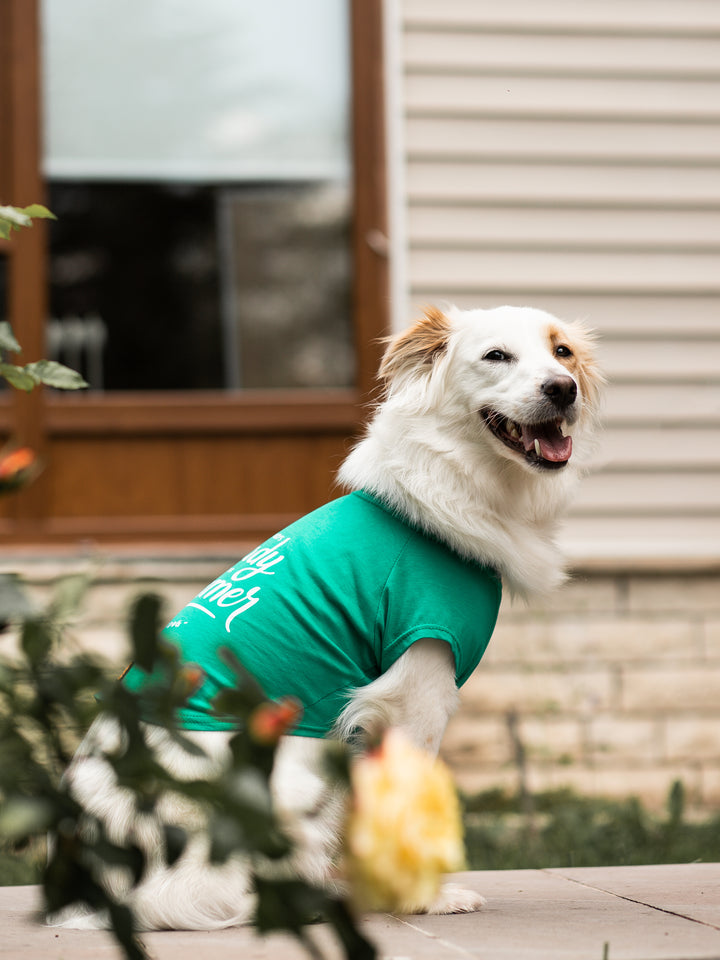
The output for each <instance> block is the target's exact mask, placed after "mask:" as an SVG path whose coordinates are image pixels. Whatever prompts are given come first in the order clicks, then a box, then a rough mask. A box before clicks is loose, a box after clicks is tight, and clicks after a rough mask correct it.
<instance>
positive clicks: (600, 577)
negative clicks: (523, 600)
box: [0, 551, 720, 805]
mask: <svg viewBox="0 0 720 960" xmlns="http://www.w3.org/2000/svg"><path fill="white" fill-rule="evenodd" d="M237 555H239V551H238V554H237ZM235 559H236V556H235V555H227V554H224V553H218V554H217V555H216V556H214V557H210V558H207V559H203V560H197V559H194V558H192V557H191V556H190V555H188V557H187V558H178V557H177V556H176V557H175V558H174V559H166V560H162V559H158V560H149V559H143V560H133V559H129V558H125V559H120V560H118V559H112V560H106V561H105V562H104V563H93V564H91V565H90V566H91V567H92V569H93V572H94V576H95V581H94V585H93V586H92V588H91V589H90V591H89V594H88V595H87V599H86V602H85V604H84V607H83V610H82V612H81V616H80V618H79V620H78V622H77V625H76V626H75V627H74V628H73V629H72V630H71V631H70V638H71V641H73V642H76V643H81V644H82V646H83V647H90V648H92V649H94V650H96V651H98V652H103V653H105V654H106V655H107V657H108V658H109V659H110V661H111V662H112V664H113V665H114V667H117V668H120V667H122V666H123V665H124V664H125V662H126V660H127V657H128V654H127V641H126V632H125V628H124V621H125V618H126V615H127V610H128V608H129V605H130V603H131V601H132V598H133V597H134V596H136V595H137V594H138V593H139V592H140V591H142V590H154V591H156V592H159V593H161V594H162V595H163V596H164V597H166V599H167V608H168V616H170V615H171V614H172V613H173V612H174V611H175V610H177V609H179V608H180V607H181V606H183V605H184V604H185V603H186V602H187V601H188V599H190V598H191V596H193V595H194V594H195V593H196V592H197V591H198V590H199V589H200V588H201V587H203V586H204V585H205V584H206V583H207V582H209V581H210V580H211V579H213V578H214V577H215V576H216V575H217V574H218V573H219V572H221V571H222V570H224V569H226V567H227V566H229V565H230V564H231V563H232V562H234V560H235ZM6 566H8V567H10V566H11V567H12V568H13V569H18V563H13V564H6ZM83 566H85V567H87V566H88V565H87V564H86V565H83V564H78V563H77V562H76V561H71V560H68V562H67V563H61V562H58V561H57V560H53V561H48V560H37V561H32V562H26V563H25V564H24V568H25V570H26V572H27V577H28V579H29V581H30V586H31V589H32V593H33V596H34V597H35V598H36V599H37V600H38V602H44V601H45V600H46V599H47V598H48V597H49V595H50V591H51V585H52V583H53V581H54V580H55V578H56V577H57V576H58V573H60V572H62V571H63V570H76V569H80V568H82V567H83ZM7 643H8V641H7V640H6V641H3V640H2V638H0V651H2V649H3V646H4V645H6V644H7ZM513 712H514V713H515V714H516V715H517V718H518V723H517V736H518V737H519V740H520V741H521V742H522V744H523V745H524V748H525V751H526V755H527V770H526V775H527V782H528V785H529V787H530V788H531V789H533V790H539V789H543V788H546V787H556V786H564V785H569V786H573V787H575V788H577V789H578V790H580V791H582V792H587V793H598V794H605V795H614V796H626V795H628V794H637V795H639V796H641V797H642V798H643V799H645V800H646V801H649V802H650V803H653V804H656V805H659V804H661V803H663V802H664V800H665V797H666V794H667V791H668V789H669V787H670V785H671V783H672V781H673V780H674V779H675V778H678V777H680V778H682V779H683V781H684V783H685V786H686V788H687V790H688V793H689V799H690V800H691V801H692V802H693V803H696V804H701V805H717V804H720V571H716V572H714V573H695V574H693V575H686V576H683V575H673V574H667V573H666V574H640V573H629V574H612V575H609V574H607V573H579V574H577V575H576V577H575V579H574V580H573V581H572V582H571V583H569V584H568V585H567V586H565V587H564V588H562V589H561V590H560V591H558V592H557V593H556V594H555V595H554V596H553V597H551V598H549V599H548V601H547V603H546V604H544V605H543V606H535V607H533V608H532V609H529V610H528V609H523V608H513V607H512V606H511V605H509V604H505V606H504V607H503V609H502V611H501V615H500V620H499V623H498V627H497V630H496V632H495V636H494V637H493V639H492V642H491V645H490V649H489V651H488V654H487V656H486V658H485V660H484V661H483V662H482V663H481V665H480V667H479V668H478V670H477V671H476V672H475V674H474V675H473V677H472V678H471V679H470V680H469V681H468V683H467V684H466V685H465V687H464V688H463V692H462V707H461V710H460V712H459V714H458V715H457V716H456V718H455V719H454V720H453V721H452V723H451V725H450V728H449V730H448V733H447V736H446V739H445V744H444V749H443V753H444V756H445V758H446V759H447V760H448V761H449V763H450V764H451V766H452V768H453V771H454V773H455V775H456V777H457V780H458V782H459V784H460V785H461V787H463V788H464V789H466V790H468V791H471V792H472V791H477V790H483V789H487V788H490V787H496V786H506V787H509V788H515V787H516V786H517V784H518V776H519V775H518V767H517V764H516V761H515V745H514V744H513V739H512V737H511V736H510V733H509V727H508V714H510V713H513Z"/></svg>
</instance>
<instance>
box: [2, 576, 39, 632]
mask: <svg viewBox="0 0 720 960" xmlns="http://www.w3.org/2000/svg"><path fill="white" fill-rule="evenodd" d="M20 584H21V580H20V577H19V576H18V575H17V574H16V573H0V620H2V621H3V622H7V621H8V620H19V619H20V618H22V617H30V616H33V614H34V611H33V607H32V604H31V603H30V601H29V600H28V598H27V596H26V594H25V592H24V591H23V589H22V587H21V586H20Z"/></svg>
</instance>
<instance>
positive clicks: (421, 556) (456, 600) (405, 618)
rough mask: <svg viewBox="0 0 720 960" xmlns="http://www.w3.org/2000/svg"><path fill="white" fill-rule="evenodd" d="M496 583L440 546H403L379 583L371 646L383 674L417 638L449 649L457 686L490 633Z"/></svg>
mask: <svg viewBox="0 0 720 960" xmlns="http://www.w3.org/2000/svg"><path fill="white" fill-rule="evenodd" d="M501 592H502V590H501V583H500V578H499V577H498V575H497V574H496V573H495V572H494V571H493V570H491V569H488V568H485V567H480V566H478V565H476V564H472V563H468V562H465V561H463V560H462V559H460V558H459V557H457V556H455V555H454V554H452V553H450V552H449V551H448V550H447V549H446V548H444V547H443V546H441V545H440V544H436V543H434V542H432V541H428V540H426V539H425V538H423V539H422V540H415V541H412V540H411V541H409V542H408V543H407V544H406V546H405V548H404V549H403V550H402V552H401V553H400V555H399V556H398V558H397V560H396V562H395V564H394V566H393V569H392V571H391V572H390V575H389V577H388V579H387V582H386V584H385V589H384V591H383V598H382V603H381V607H380V610H379V612H378V613H379V615H378V622H377V632H376V643H377V646H378V659H379V662H380V664H381V670H382V672H383V673H384V672H385V671H386V670H388V669H389V667H391V666H392V665H393V663H395V661H396V660H397V659H398V658H399V657H400V656H401V655H402V654H403V653H405V651H406V650H407V649H408V648H409V647H411V646H412V644H413V643H415V641H416V640H420V639H422V638H423V637H433V638H435V639H437V640H444V641H446V642H447V643H449V644H450V647H451V649H452V651H453V655H454V657H455V677H456V682H457V685H458V686H462V684H463V683H465V681H466V680H467V679H468V678H469V677H470V674H471V673H472V672H473V670H474V669H475V667H476V666H477V665H478V663H479V662H480V660H481V658H482V656H483V654H484V653H485V650H486V648H487V645H488V643H489V641H490V637H491V636H492V633H493V630H494V629H495V623H496V620H497V615H498V609H499V607H500V599H501Z"/></svg>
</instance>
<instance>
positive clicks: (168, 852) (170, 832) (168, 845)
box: [163, 823, 188, 867]
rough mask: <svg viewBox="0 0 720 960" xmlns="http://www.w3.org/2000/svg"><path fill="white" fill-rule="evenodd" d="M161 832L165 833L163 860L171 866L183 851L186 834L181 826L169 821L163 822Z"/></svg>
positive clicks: (185, 844) (185, 843) (185, 845)
mask: <svg viewBox="0 0 720 960" xmlns="http://www.w3.org/2000/svg"><path fill="white" fill-rule="evenodd" d="M163 833H164V834H165V862H166V863H167V865H168V866H169V867H172V866H173V864H174V863H177V861H178V860H179V859H180V857H181V856H182V855H183V853H185V848H186V847H187V839H188V838H187V834H186V833H185V831H184V830H183V829H182V827H178V826H176V825H175V824H171V823H166V824H163Z"/></svg>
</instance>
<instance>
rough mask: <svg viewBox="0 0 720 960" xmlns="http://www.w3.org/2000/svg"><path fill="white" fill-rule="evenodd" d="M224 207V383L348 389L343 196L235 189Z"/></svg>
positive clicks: (336, 188)
mask: <svg viewBox="0 0 720 960" xmlns="http://www.w3.org/2000/svg"><path fill="white" fill-rule="evenodd" d="M222 208H223V223H224V230H223V237H224V256H223V266H224V270H223V277H224V287H225V291H226V296H225V302H226V304H227V317H226V321H227V330H228V341H227V342H228V356H229V364H228V382H229V384H230V385H232V386H239V387H254V388H258V387H259V388H263V387H344V386H350V385H351V384H352V382H353V379H354V350H353V343H352V326H351V317H350V244H349V196H348V190H347V188H346V187H345V186H343V185H340V184H337V185H335V184H333V185H329V184H311V185H295V186H284V187H272V188H259V187H247V188H244V189H243V188H241V189H233V190H229V191H227V192H226V193H225V194H224V196H223V200H222Z"/></svg>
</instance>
